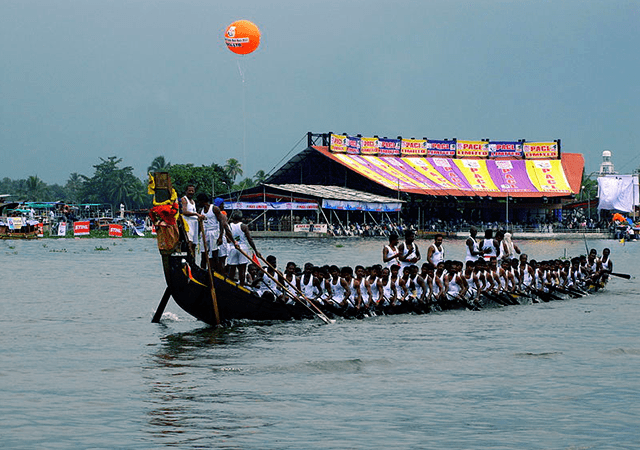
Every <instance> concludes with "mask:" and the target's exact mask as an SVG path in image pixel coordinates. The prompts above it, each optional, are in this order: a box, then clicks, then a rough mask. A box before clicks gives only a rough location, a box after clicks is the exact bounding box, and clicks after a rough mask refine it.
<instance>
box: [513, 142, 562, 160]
mask: <svg viewBox="0 0 640 450" xmlns="http://www.w3.org/2000/svg"><path fill="white" fill-rule="evenodd" d="M522 150H523V153H524V157H525V159H557V158H558V157H559V156H560V152H559V149H558V143H557V142H525V143H524V144H522Z"/></svg>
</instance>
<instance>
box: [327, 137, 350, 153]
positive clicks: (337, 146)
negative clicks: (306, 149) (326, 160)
mask: <svg viewBox="0 0 640 450" xmlns="http://www.w3.org/2000/svg"><path fill="white" fill-rule="evenodd" d="M329 150H331V151H332V152H334V153H347V137H346V136H345V135H341V134H332V135H331V137H330V140H329Z"/></svg>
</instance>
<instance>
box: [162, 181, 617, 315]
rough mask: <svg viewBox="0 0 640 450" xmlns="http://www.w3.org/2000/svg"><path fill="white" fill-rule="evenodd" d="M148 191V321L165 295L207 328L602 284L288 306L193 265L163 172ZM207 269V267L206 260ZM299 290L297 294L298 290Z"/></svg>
mask: <svg viewBox="0 0 640 450" xmlns="http://www.w3.org/2000/svg"><path fill="white" fill-rule="evenodd" d="M149 193H150V194H151V193H153V194H154V206H153V208H152V210H151V217H152V219H153V221H154V223H155V225H156V230H157V239H158V248H159V250H160V254H161V256H162V266H163V271H164V276H165V280H166V283H167V288H166V290H165V293H164V295H163V297H162V300H161V301H160V304H159V305H158V308H157V310H156V313H155V315H154V317H153V322H159V321H160V318H161V316H162V313H163V311H164V309H165V307H166V304H167V302H168V300H169V298H170V297H173V299H174V300H175V302H176V303H177V304H178V306H180V308H182V309H183V310H184V311H185V312H187V313H188V314H190V315H191V316H193V317H195V318H196V319H198V320H201V321H202V322H205V323H207V324H209V325H212V326H224V325H228V324H231V323H233V322H234V321H238V320H250V321H289V320H300V319H311V318H314V317H318V318H320V319H321V320H323V321H325V322H326V323H330V322H333V321H334V320H333V319H331V318H330V317H334V316H342V317H346V318H363V317H368V316H371V315H377V314H406V313H419V314H420V313H426V312H431V311H441V310H447V309H480V308H487V307H503V306H508V305H518V304H531V303H537V302H541V301H542V302H548V301H551V300H562V299H567V298H577V297H581V296H583V295H588V294H589V293H592V292H595V291H598V290H600V289H602V288H603V287H604V285H605V283H598V284H597V285H593V284H592V285H590V286H585V288H584V289H583V290H566V289H562V288H557V289H556V290H553V289H552V290H549V291H548V292H543V291H537V292H534V291H529V292H527V293H522V292H521V293H510V292H493V293H492V292H487V293H483V294H482V295H481V296H480V298H479V299H478V300H479V301H477V302H469V301H465V300H460V299H451V300H449V301H445V302H432V303H429V304H422V305H416V304H411V303H405V304H402V305H400V306H399V307H388V308H384V309H374V310H367V311H353V310H351V311H341V310H337V309H335V308H322V309H320V308H319V307H318V306H317V305H316V304H314V303H313V302H310V301H308V300H306V299H304V297H303V296H302V295H300V296H295V295H292V297H297V298H295V300H296V301H297V303H294V304H287V303H284V302H282V301H279V300H275V299H274V298H273V297H272V296H267V297H260V296H258V295H257V294H256V293H255V292H253V291H252V290H250V289H248V288H246V287H244V286H241V285H239V284H238V283H236V282H234V281H233V280H231V279H229V278H227V277H225V276H223V275H221V274H219V273H217V272H214V271H212V270H209V269H202V268H201V267H199V266H198V265H197V264H196V259H195V255H194V254H193V253H192V252H191V250H190V247H189V244H188V242H187V238H186V233H185V230H184V228H183V225H182V220H180V214H179V205H178V203H177V194H176V192H175V190H173V188H172V186H171V181H170V179H169V177H168V174H166V173H156V174H154V177H150V185H149ZM208 267H211V265H210V264H209V266H208ZM300 294H301V293H300Z"/></svg>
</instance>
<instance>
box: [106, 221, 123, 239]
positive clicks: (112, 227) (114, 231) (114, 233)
mask: <svg viewBox="0 0 640 450" xmlns="http://www.w3.org/2000/svg"><path fill="white" fill-rule="evenodd" d="M109 237H122V225H116V224H115V223H110V224H109Z"/></svg>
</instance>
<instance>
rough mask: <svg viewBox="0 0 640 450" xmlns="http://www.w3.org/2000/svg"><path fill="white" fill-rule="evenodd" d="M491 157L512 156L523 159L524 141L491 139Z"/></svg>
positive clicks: (512, 157)
mask: <svg viewBox="0 0 640 450" xmlns="http://www.w3.org/2000/svg"><path fill="white" fill-rule="evenodd" d="M488 157H489V159H498V158H511V159H522V158H523V157H524V154H523V152H522V142H514V141H490V142H489V156H488Z"/></svg>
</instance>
